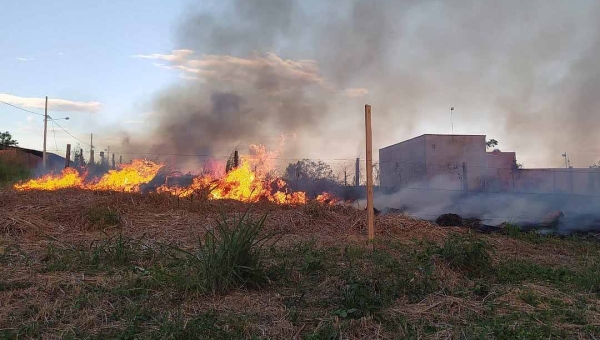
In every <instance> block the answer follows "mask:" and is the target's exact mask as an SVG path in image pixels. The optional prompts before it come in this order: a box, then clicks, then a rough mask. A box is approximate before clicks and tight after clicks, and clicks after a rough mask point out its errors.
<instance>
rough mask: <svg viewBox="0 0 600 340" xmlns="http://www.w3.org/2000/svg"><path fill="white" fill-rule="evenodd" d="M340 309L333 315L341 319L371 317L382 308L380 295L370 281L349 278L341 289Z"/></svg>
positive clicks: (374, 283) (373, 282)
mask: <svg viewBox="0 0 600 340" xmlns="http://www.w3.org/2000/svg"><path fill="white" fill-rule="evenodd" d="M341 292H342V303H341V308H340V309H338V310H336V311H334V314H335V315H337V316H339V317H341V318H352V319H357V318H362V317H363V316H368V315H373V314H375V313H376V312H377V311H379V310H380V309H381V307H382V306H383V300H382V296H381V293H380V292H379V290H378V289H377V284H376V282H375V281H372V280H363V279H359V278H356V277H351V278H350V279H348V280H347V281H346V284H345V285H344V286H343V287H342V289H341Z"/></svg>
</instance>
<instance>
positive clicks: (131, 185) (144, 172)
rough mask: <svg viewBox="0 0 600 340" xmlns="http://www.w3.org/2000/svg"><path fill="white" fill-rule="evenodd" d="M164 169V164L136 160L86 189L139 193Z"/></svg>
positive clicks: (106, 175) (107, 174)
mask: <svg viewBox="0 0 600 340" xmlns="http://www.w3.org/2000/svg"><path fill="white" fill-rule="evenodd" d="M162 167H163V164H158V163H154V162H151V161H145V160H141V159H134V160H133V161H132V162H131V164H125V165H123V166H122V168H121V169H119V170H109V171H108V173H106V174H104V175H103V176H102V177H101V178H100V180H99V181H98V182H96V183H93V184H90V185H87V186H86V188H87V189H91V190H112V191H123V192H138V191H140V185H142V184H146V183H148V182H150V181H151V180H152V179H153V178H154V177H156V174H157V173H158V171H159V170H160V169H161V168H162Z"/></svg>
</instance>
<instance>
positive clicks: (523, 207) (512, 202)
mask: <svg viewBox="0 0 600 340" xmlns="http://www.w3.org/2000/svg"><path fill="white" fill-rule="evenodd" d="M444 183H446V184H449V183H448V182H447V179H444V178H443V177H436V178H433V179H432V180H431V181H430V182H428V183H411V184H409V185H408V186H407V187H405V188H403V189H400V190H399V191H397V192H395V193H391V194H381V193H380V194H378V195H376V196H375V199H374V205H375V208H377V209H379V210H381V211H382V212H383V213H386V212H388V211H389V209H398V210H400V211H402V212H404V213H406V214H409V215H411V216H414V217H417V218H420V219H425V220H431V221H434V220H436V218H437V217H439V216H440V215H442V214H449V213H451V214H458V215H460V216H462V217H463V218H477V219H480V220H481V222H482V223H483V224H486V225H492V226H497V225H500V224H502V223H512V224H515V225H520V226H524V225H529V224H534V225H536V228H542V227H543V226H542V225H539V224H542V223H544V221H547V220H548V218H549V216H553V214H555V213H556V212H558V211H560V212H562V213H563V216H562V217H561V218H560V219H559V221H558V225H557V228H556V230H554V231H553V232H557V233H561V234H568V233H572V232H578V231H600V210H599V208H600V196H586V195H569V194H541V193H538V194H535V193H528V192H512V193H507V192H463V191H456V190H445V189H439V188H441V187H448V186H447V185H445V184H444ZM436 188H438V189H436ZM365 204H366V202H365V201H362V202H360V205H361V206H365Z"/></svg>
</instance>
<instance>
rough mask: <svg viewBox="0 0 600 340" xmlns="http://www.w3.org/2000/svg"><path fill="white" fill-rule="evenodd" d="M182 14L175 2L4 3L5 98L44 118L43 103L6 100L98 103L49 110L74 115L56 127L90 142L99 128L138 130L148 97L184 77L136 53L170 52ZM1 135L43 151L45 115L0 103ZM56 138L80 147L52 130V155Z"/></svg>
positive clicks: (1, 56) (1, 64)
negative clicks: (21, 98) (34, 103)
mask: <svg viewBox="0 0 600 340" xmlns="http://www.w3.org/2000/svg"><path fill="white" fill-rule="evenodd" d="M184 10H185V6H184V4H183V3H182V2H181V1H177V0H174V1H158V0H132V1H96V2H88V1H76V0H59V1H56V0H48V1H32V0H18V1H16V0H7V1H3V3H2V10H1V11H0V22H2V24H1V25H0V100H4V101H7V98H8V99H11V102H12V103H15V104H16V105H17V106H20V107H25V108H26V109H28V110H31V111H34V112H39V113H42V114H43V111H44V110H43V103H42V107H26V106H25V105H23V104H24V103H25V104H27V103H28V102H27V101H23V100H21V101H19V100H18V98H11V97H7V96H14V97H23V98H44V97H45V96H48V97H49V99H50V101H51V103H52V100H53V99H62V100H66V101H72V102H77V103H90V102H91V103H99V105H98V106H99V107H98V106H95V105H92V107H91V108H90V107H89V106H83V107H81V106H80V107H72V108H68V109H69V110H68V111H63V110H52V105H51V107H50V110H49V115H50V116H51V117H53V118H62V117H69V118H70V119H69V120H68V121H64V120H59V121H57V123H59V124H60V125H61V126H62V127H63V128H65V129H66V130H67V131H69V132H70V133H71V134H73V135H74V136H76V137H77V138H78V139H80V140H82V141H85V142H86V143H89V138H90V133H93V132H97V133H99V132H100V131H99V130H100V128H99V127H101V126H110V125H112V124H119V125H120V126H123V127H126V128H129V129H132V130H134V129H140V128H142V127H143V126H144V123H145V122H144V119H145V118H146V117H145V116H144V114H145V113H147V112H148V111H149V110H150V109H151V108H149V107H148V98H149V97H151V96H152V95H153V94H154V93H156V92H157V91H159V90H160V89H161V88H163V87H164V86H166V85H167V84H169V83H171V82H174V81H176V80H177V79H178V78H179V77H178V75H177V74H176V73H173V72H169V70H166V69H163V68H159V67H156V66H154V65H153V64H152V63H150V62H143V61H141V60H139V59H136V58H133V57H132V56H133V55H136V54H143V53H154V52H156V51H163V50H171V49H172V48H173V47H174V45H173V42H172V38H173V33H172V31H173V29H174V27H175V24H176V22H177V18H178V17H179V16H181V15H182V12H183V11H184ZM3 95H4V96H3ZM34 106H35V105H34ZM57 109H61V108H60V107H57ZM62 109H64V107H63V108H62ZM53 127H54V125H53V124H52V123H49V129H53ZM0 130H2V131H5V130H8V131H10V132H11V133H12V134H13V137H14V138H16V139H17V140H18V141H19V144H20V145H21V146H23V147H29V148H34V149H41V148H42V144H43V117H41V116H35V115H32V114H28V113H27V112H23V111H20V110H17V109H14V108H12V107H10V106H7V105H4V104H0ZM54 134H55V136H56V144H57V145H58V149H59V150H61V151H63V150H64V149H65V145H66V144H67V143H71V144H73V146H75V144H76V143H78V142H77V141H74V140H73V138H72V137H70V136H68V135H67V134H66V133H64V132H63V131H62V130H60V129H59V128H57V131H56V132H55V133H54V132H53V131H52V132H51V131H49V135H48V137H49V138H48V141H47V143H48V149H49V150H55V149H56V146H55V142H54ZM100 137H101V136H97V138H100ZM107 146H109V145H106V146H104V147H107ZM82 147H83V148H84V149H89V145H85V144H82ZM98 147H101V146H98ZM113 148H114V149H116V146H113Z"/></svg>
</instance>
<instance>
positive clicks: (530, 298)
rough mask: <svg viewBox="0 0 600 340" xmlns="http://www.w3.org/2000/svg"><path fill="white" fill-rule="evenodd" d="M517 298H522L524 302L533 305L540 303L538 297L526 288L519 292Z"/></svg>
mask: <svg viewBox="0 0 600 340" xmlns="http://www.w3.org/2000/svg"><path fill="white" fill-rule="evenodd" d="M519 298H520V299H521V300H523V302H525V303H526V304H528V305H530V306H533V307H537V306H538V305H539V304H540V299H539V297H538V296H537V295H536V294H535V293H534V292H532V291H531V290H526V291H524V292H521V293H520V294H519Z"/></svg>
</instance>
